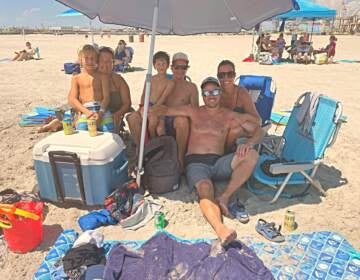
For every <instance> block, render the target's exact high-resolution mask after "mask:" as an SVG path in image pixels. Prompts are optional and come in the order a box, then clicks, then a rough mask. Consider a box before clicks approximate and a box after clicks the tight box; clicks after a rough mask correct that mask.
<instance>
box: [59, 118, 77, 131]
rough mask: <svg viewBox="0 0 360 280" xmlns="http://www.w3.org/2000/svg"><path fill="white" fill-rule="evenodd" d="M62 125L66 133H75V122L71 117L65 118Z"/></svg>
mask: <svg viewBox="0 0 360 280" xmlns="http://www.w3.org/2000/svg"><path fill="white" fill-rule="evenodd" d="M62 126H63V129H64V134H65V135H71V134H73V133H74V127H73V123H72V121H71V119H70V118H66V119H63V121H62Z"/></svg>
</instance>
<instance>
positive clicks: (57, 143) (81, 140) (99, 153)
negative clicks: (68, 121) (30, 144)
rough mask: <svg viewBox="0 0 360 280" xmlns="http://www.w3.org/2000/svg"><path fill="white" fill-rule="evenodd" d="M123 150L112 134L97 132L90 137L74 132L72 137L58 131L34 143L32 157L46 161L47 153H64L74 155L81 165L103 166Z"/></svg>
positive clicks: (123, 146) (86, 133) (121, 144)
mask: <svg viewBox="0 0 360 280" xmlns="http://www.w3.org/2000/svg"><path fill="white" fill-rule="evenodd" d="M124 149H125V144H124V142H123V141H122V139H121V138H120V136H119V135H117V134H114V133H110V132H101V133H100V132H99V134H98V135H97V136H95V137H91V136H89V133H88V132H87V131H76V132H75V133H74V134H72V135H65V134H64V132H63V131H59V132H56V133H53V134H51V135H49V136H48V137H46V138H44V139H42V140H41V141H39V142H38V143H36V145H35V146H34V149H33V157H34V159H37V160H44V161H48V152H50V151H66V152H73V153H76V154H77V155H78V156H79V157H80V160H81V162H82V164H104V163H107V162H111V161H113V160H114V158H115V157H116V156H117V155H118V154H119V153H120V152H121V151H122V150H124Z"/></svg>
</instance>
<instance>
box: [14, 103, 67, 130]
mask: <svg viewBox="0 0 360 280" xmlns="http://www.w3.org/2000/svg"><path fill="white" fill-rule="evenodd" d="M57 111H59V109H58V108H50V107H41V106H38V107H35V108H34V109H32V111H31V112H30V113H27V114H23V115H20V121H19V122H18V124H19V125H20V126H37V125H40V126H41V125H44V121H45V120H46V119H47V118H49V117H54V118H55V117H56V112H57ZM64 117H67V118H69V117H71V112H70V110H67V111H66V112H65V114H64Z"/></svg>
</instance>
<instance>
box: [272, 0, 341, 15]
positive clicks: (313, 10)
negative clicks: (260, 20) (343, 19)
mask: <svg viewBox="0 0 360 280" xmlns="http://www.w3.org/2000/svg"><path fill="white" fill-rule="evenodd" d="M296 2H297V3H298V5H299V9H298V10H295V9H293V10H291V11H290V12H287V13H285V14H281V15H278V16H277V17H276V18H280V19H288V18H311V19H314V18H333V17H335V16H336V10H333V9H330V8H328V7H325V6H322V5H320V4H317V3H314V2H312V1H310V0H296Z"/></svg>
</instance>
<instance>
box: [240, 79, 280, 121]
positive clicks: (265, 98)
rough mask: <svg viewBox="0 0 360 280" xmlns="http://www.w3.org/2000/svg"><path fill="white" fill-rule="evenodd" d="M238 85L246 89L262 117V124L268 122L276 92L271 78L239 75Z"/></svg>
mask: <svg viewBox="0 0 360 280" xmlns="http://www.w3.org/2000/svg"><path fill="white" fill-rule="evenodd" d="M239 86H241V87H244V88H246V89H247V90H248V92H249V94H250V96H251V99H252V100H253V102H254V103H255V107H256V110H257V111H258V113H259V115H260V117H261V119H262V125H263V126H265V125H267V124H269V123H270V122H271V110H272V107H273V105H274V99H275V94H276V86H275V83H274V81H273V79H272V78H271V77H269V76H256V75H241V76H240V80H239Z"/></svg>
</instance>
